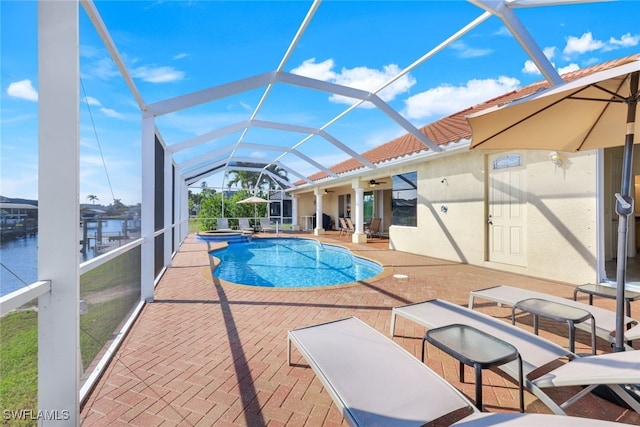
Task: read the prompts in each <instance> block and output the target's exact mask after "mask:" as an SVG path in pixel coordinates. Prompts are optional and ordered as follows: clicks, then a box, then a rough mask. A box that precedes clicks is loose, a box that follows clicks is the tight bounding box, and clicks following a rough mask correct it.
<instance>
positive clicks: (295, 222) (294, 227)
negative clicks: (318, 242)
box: [291, 196, 300, 231]
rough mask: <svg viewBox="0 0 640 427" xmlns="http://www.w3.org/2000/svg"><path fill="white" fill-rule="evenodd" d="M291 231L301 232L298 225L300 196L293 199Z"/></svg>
mask: <svg viewBox="0 0 640 427" xmlns="http://www.w3.org/2000/svg"><path fill="white" fill-rule="evenodd" d="M291 229H292V230H293V231H300V225H299V224H298V196H293V197H292V198H291Z"/></svg>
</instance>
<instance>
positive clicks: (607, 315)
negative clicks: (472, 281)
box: [469, 285, 640, 349]
mask: <svg viewBox="0 0 640 427" xmlns="http://www.w3.org/2000/svg"><path fill="white" fill-rule="evenodd" d="M476 298H480V299H485V300H488V301H492V302H495V303H498V304H504V305H506V306H508V307H513V305H514V304H516V303H517V302H519V301H522V300H525V299H529V298H540V299H546V300H548V301H555V302H558V303H561V304H565V305H569V306H571V307H577V308H581V309H583V310H586V311H588V312H590V313H591V314H592V315H593V318H594V319H595V326H596V327H595V332H596V335H597V336H599V337H600V338H603V339H605V340H607V341H609V342H611V343H615V335H614V333H615V330H616V313H615V312H613V311H611V310H607V309H604V308H601V307H596V306H593V305H588V304H584V303H582V302H579V301H573V300H572V299H569V298H562V297H558V296H555V295H550V294H545V293H543V292H537V291H531V290H528V289H522V288H516V287H513V286H506V285H499V286H493V287H491V288H486V289H479V290H477V291H472V292H471V293H470V294H469V308H470V309H473V305H474V302H475V299H476ZM624 323H625V325H629V326H631V325H634V324H636V323H638V322H637V321H636V320H634V319H632V318H630V317H625V320H624ZM575 327H576V328H578V329H583V330H585V331H587V332H589V333H590V332H591V320H587V321H584V322H582V323H578V324H576V325H575ZM639 334H640V330H638V332H634V333H632V334H629V335H628V336H627V335H625V339H626V340H628V341H631V338H633V336H635V337H636V338H637V335H639ZM629 349H632V348H631V347H629Z"/></svg>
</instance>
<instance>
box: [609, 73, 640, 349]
mask: <svg viewBox="0 0 640 427" xmlns="http://www.w3.org/2000/svg"><path fill="white" fill-rule="evenodd" d="M630 93H631V95H630V97H629V99H628V102H627V132H626V137H625V141H624V155H623V159H624V161H623V165H622V186H621V187H622V188H621V189H620V194H616V199H617V202H616V212H617V213H618V217H619V219H620V220H619V222H618V260H617V264H616V342H615V345H614V346H613V351H614V352H619V351H624V331H625V327H624V325H625V321H624V318H625V311H624V294H625V281H626V271H627V230H628V221H629V215H631V214H632V213H633V211H634V208H633V198H632V197H631V175H632V164H633V136H634V133H635V117H636V104H637V94H638V72H634V73H633V74H632V75H631V79H630Z"/></svg>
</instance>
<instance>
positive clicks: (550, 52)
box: [542, 46, 557, 61]
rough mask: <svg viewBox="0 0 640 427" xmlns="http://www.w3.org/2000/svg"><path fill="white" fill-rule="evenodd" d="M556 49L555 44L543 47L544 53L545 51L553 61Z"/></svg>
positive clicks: (545, 54)
mask: <svg viewBox="0 0 640 427" xmlns="http://www.w3.org/2000/svg"><path fill="white" fill-rule="evenodd" d="M556 50H557V48H556V47H555V46H548V47H545V48H544V49H542V53H544V56H546V57H547V59H548V60H549V61H551V60H552V59H553V57H554V56H556Z"/></svg>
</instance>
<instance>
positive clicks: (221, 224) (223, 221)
mask: <svg viewBox="0 0 640 427" xmlns="http://www.w3.org/2000/svg"><path fill="white" fill-rule="evenodd" d="M216 224H217V225H216V230H217V231H233V229H232V228H231V227H230V226H229V219H228V218H218V219H216Z"/></svg>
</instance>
